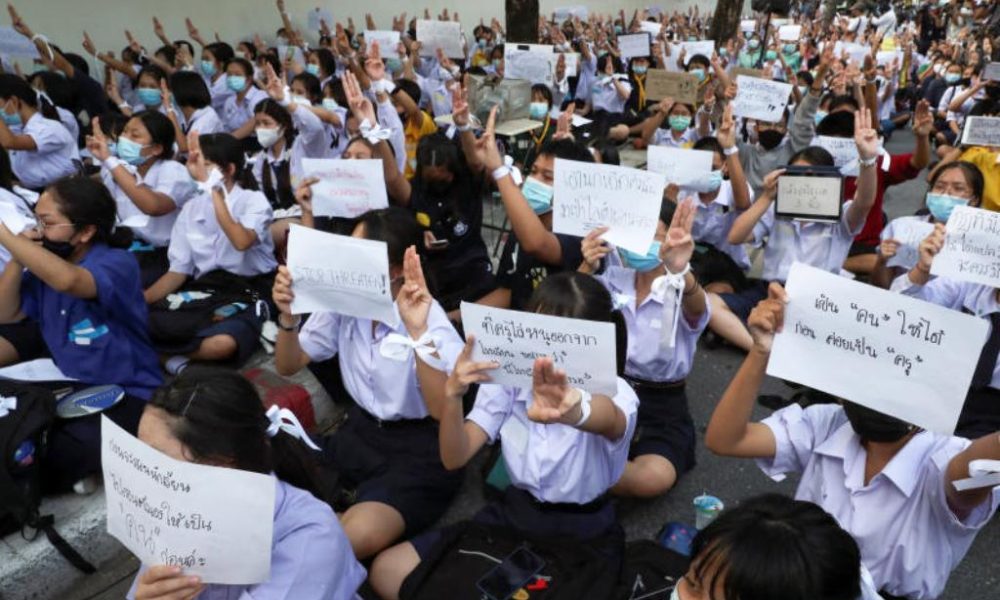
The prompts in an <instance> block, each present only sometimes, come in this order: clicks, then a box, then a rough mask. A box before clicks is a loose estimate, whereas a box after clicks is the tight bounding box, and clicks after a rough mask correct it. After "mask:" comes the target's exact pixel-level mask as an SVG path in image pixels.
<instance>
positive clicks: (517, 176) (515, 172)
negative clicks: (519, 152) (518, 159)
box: [503, 154, 524, 187]
mask: <svg viewBox="0 0 1000 600" xmlns="http://www.w3.org/2000/svg"><path fill="white" fill-rule="evenodd" d="M503 164H504V165H505V166H506V167H507V168H509V169H510V178H511V179H513V180H514V185H516V186H517V187H521V182H522V181H524V178H523V177H521V170H520V169H518V168H517V167H515V166H514V157H513V156H511V155H509V154H506V155H504V157H503Z"/></svg>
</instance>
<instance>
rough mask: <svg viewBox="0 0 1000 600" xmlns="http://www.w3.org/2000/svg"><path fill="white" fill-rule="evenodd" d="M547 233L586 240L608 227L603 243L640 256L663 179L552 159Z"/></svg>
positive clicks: (651, 231) (650, 230)
mask: <svg viewBox="0 0 1000 600" xmlns="http://www.w3.org/2000/svg"><path fill="white" fill-rule="evenodd" d="M555 177H556V181H555V186H554V188H555V190H554V195H553V209H554V211H555V214H554V215H553V220H552V230H553V231H554V232H555V233H564V234H568V235H577V236H580V237H583V236H586V235H587V234H588V233H590V231H591V230H593V229H596V228H598V227H604V226H606V227H609V228H610V229H609V230H608V232H607V233H605V234H604V237H603V239H604V240H606V241H608V242H610V243H612V244H614V245H616V246H619V247H621V248H625V249H627V250H631V251H632V252H638V253H640V254H645V253H646V252H648V251H649V246H650V244H652V243H653V237H654V236H655V235H656V223H657V222H658V221H659V219H660V204H661V203H662V202H663V188H664V187H665V186H666V182H665V178H664V177H663V175H662V174H660V173H652V172H649V171H640V170H639V169H631V168H629V167H618V166H614V165H599V164H594V163H585V162H577V161H573V160H565V159H562V158H557V159H556V165H555Z"/></svg>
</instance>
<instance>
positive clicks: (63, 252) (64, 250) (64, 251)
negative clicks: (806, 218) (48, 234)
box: [42, 237, 76, 260]
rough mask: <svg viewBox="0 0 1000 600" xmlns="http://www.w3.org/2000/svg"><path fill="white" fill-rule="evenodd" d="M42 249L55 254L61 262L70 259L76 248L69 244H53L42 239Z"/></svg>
mask: <svg viewBox="0 0 1000 600" xmlns="http://www.w3.org/2000/svg"><path fill="white" fill-rule="evenodd" d="M42 248H45V249H46V250H48V251H49V252H51V253H52V254H55V255H56V256H58V257H59V258H61V259H63V260H66V259H67V258H69V257H70V255H72V254H73V250H75V249H76V246H74V245H73V244H71V243H70V242H53V241H52V240H50V239H49V238H45V237H43V238H42Z"/></svg>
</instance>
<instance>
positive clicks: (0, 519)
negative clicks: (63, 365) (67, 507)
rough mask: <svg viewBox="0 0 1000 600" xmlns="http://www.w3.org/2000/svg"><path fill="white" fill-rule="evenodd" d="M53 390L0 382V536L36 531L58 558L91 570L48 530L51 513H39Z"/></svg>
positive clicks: (71, 549) (52, 407) (89, 565)
mask: <svg viewBox="0 0 1000 600" xmlns="http://www.w3.org/2000/svg"><path fill="white" fill-rule="evenodd" d="M55 405H56V399H55V395H54V394H53V392H52V391H50V390H48V389H46V388H44V387H39V386H33V385H27V384H24V383H20V382H15V381H8V380H0V452H2V454H0V536H6V535H8V534H11V533H15V532H20V533H21V535H23V536H24V537H25V539H28V540H31V539H34V538H33V536H32V535H30V534H29V532H30V531H32V530H33V531H34V535H37V533H38V531H41V532H43V533H44V534H45V536H46V537H47V538H48V539H49V542H51V543H52V545H53V546H55V548H56V550H58V551H59V553H60V554H62V555H63V557H65V558H66V560H68V561H69V562H70V564H72V565H73V566H74V567H76V568H77V569H79V570H80V571H82V572H84V573H88V574H89V573H93V572H95V571H96V569H95V568H94V566H93V565H91V564H90V563H89V562H87V561H86V560H85V559H84V558H83V557H82V556H80V554H79V553H78V552H77V551H76V550H74V549H73V548H72V547H71V546H70V545H69V544H68V543H67V542H66V540H64V539H63V538H62V536H60V535H59V533H57V532H56V530H55V529H54V528H53V521H54V520H53V518H52V515H41V514H39V508H40V505H41V501H42V470H41V469H42V467H41V462H42V457H43V456H44V455H45V449H46V435H47V432H48V429H49V428H50V427H51V426H52V423H53V421H54V420H55V414H56V409H55Z"/></svg>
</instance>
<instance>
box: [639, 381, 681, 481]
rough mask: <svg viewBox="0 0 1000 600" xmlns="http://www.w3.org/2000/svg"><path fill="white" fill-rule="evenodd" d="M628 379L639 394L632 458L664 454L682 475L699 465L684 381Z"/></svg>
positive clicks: (679, 474)
mask: <svg viewBox="0 0 1000 600" xmlns="http://www.w3.org/2000/svg"><path fill="white" fill-rule="evenodd" d="M626 379H627V380H628V382H629V384H630V385H631V386H632V389H633V390H635V393H636V395H637V396H639V411H638V414H637V415H636V417H637V418H636V425H635V433H634V434H633V435H632V445H631V446H630V447H629V452H628V458H629V460H633V459H634V458H635V457H637V456H642V455H644V454H656V455H658V456H662V457H663V458H665V459H667V460H669V461H670V464H672V465H673V466H674V469H675V470H676V471H677V477H678V478H680V476H681V475H683V474H684V473H686V472H688V471H690V470H691V469H692V468H693V467H694V464H695V459H694V446H695V433H694V421H693V420H692V419H691V412H690V410H689V409H688V401H687V394H685V393H684V383H683V382H681V383H678V384H673V385H672V384H658V383H653V382H644V381H640V380H637V379H629V378H626Z"/></svg>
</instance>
